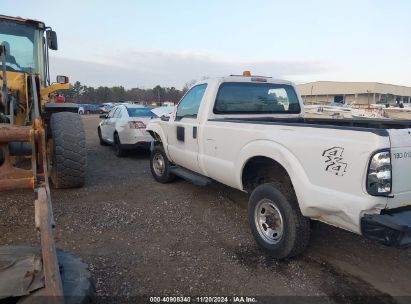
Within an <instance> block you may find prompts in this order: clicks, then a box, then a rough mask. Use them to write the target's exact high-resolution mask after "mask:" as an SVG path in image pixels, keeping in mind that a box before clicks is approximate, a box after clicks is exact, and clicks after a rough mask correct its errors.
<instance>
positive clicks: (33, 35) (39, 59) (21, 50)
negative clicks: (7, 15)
mask: <svg viewBox="0 0 411 304" xmlns="http://www.w3.org/2000/svg"><path fill="white" fill-rule="evenodd" d="M42 38H43V31H42V30H40V29H37V28H35V27H34V26H30V25H26V24H23V23H20V22H14V21H10V20H0V44H3V45H5V47H6V67H7V70H8V71H12V72H27V73H39V74H40V75H41V76H42V79H43V80H44V72H45V71H44V56H43V41H42Z"/></svg>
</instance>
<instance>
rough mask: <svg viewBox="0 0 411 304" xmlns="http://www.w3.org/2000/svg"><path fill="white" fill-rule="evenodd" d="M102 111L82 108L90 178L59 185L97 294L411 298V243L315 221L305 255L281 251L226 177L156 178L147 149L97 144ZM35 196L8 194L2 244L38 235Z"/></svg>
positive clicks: (62, 222)
mask: <svg viewBox="0 0 411 304" xmlns="http://www.w3.org/2000/svg"><path fill="white" fill-rule="evenodd" d="M98 121H99V120H98V117H96V116H87V117H85V118H84V123H85V127H86V134H87V149H88V171H87V182H86V186H85V187H84V188H81V189H70V190H55V189H53V190H52V201H53V207H54V214H55V218H56V222H57V228H56V241H57V245H58V246H59V247H60V248H63V249H65V250H68V251H70V252H72V253H74V254H76V255H78V256H80V257H81V258H82V259H83V260H84V261H85V262H87V263H88V264H89V266H90V270H91V272H92V275H93V279H94V283H95V287H96V293H97V295H98V296H99V297H98V298H97V302H106V303H109V302H110V303H111V302H119V301H118V299H119V298H117V297H121V299H122V301H121V302H124V301H126V300H127V299H133V298H132V297H133V296H167V295H168V296H171V295H173V296H177V295H180V296H198V295H201V296H205V295H207V296H219V295H221V296H236V295H252V296H274V295H275V296H280V295H281V296H289V295H297V296H322V297H316V298H314V299H327V301H329V302H331V303H333V302H335V303H350V302H358V298H356V297H357V296H363V297H361V298H360V302H361V303H364V302H366V303H367V302H368V303H395V302H402V303H407V302H408V303H409V302H410V301H411V297H410V296H411V288H410V286H411V250H410V249H407V250H400V249H395V248H388V247H384V246H381V245H378V244H375V243H372V242H370V241H367V240H365V239H363V238H362V237H360V236H357V235H354V234H352V233H349V232H346V231H343V230H341V229H337V228H334V227H331V226H328V225H324V224H321V223H315V224H314V225H313V229H312V240H311V244H310V247H309V248H308V250H307V251H306V253H305V254H304V255H303V256H302V257H300V258H298V259H292V260H288V261H282V262H278V261H276V260H273V259H271V258H269V257H267V256H266V255H265V254H264V253H263V252H261V251H260V250H259V248H258V247H257V246H256V244H255V243H254V241H253V239H252V236H251V233H250V231H249V227H248V223H247V209H246V206H247V196H246V195H245V194H243V193H241V192H239V191H236V190H233V189H230V188H228V187H225V186H223V185H220V184H214V185H212V186H210V187H197V186H194V185H192V184H190V183H188V182H185V181H182V180H178V181H176V182H174V183H171V184H167V185H163V184H159V183H156V182H155V181H154V179H153V178H152V177H151V173H150V169H149V154H148V153H147V152H142V151H140V152H136V153H130V155H128V156H127V157H124V158H117V157H115V156H114V154H113V151H112V150H111V148H110V147H103V146H100V145H99V143H98V138H97V133H96V127H97V124H98ZM33 201H34V194H33V193H31V192H30V191H26V192H24V191H17V192H12V193H11V192H7V193H2V194H1V196H0V223H1V224H0V225H1V226H0V243H1V244H24V243H28V242H30V243H32V244H36V243H38V239H37V235H36V233H35V231H34V223H33V221H34V218H33V215H34V212H33ZM324 296H327V298H325V297H324ZM406 296H408V298H407V297H406ZM114 299H117V300H114ZM287 299H288V300H290V299H293V298H287ZM300 299H301V298H300Z"/></svg>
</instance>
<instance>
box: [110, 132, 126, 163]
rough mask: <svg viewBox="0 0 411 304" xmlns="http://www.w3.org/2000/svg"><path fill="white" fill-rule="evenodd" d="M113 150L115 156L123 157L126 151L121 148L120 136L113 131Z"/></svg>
mask: <svg viewBox="0 0 411 304" xmlns="http://www.w3.org/2000/svg"><path fill="white" fill-rule="evenodd" d="M113 150H114V154H115V155H116V156H117V157H123V156H125V155H126V151H124V149H123V148H121V142H120V137H119V136H118V133H114V135H113Z"/></svg>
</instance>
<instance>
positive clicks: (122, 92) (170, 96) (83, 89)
mask: <svg viewBox="0 0 411 304" xmlns="http://www.w3.org/2000/svg"><path fill="white" fill-rule="evenodd" d="M193 83H194V81H190V82H188V83H186V84H185V85H184V87H183V89H182V90H178V89H176V88H175V87H162V86H160V85H157V86H155V87H154V88H152V89H142V88H131V89H125V88H124V87H123V86H114V87H106V86H99V87H97V88H94V87H91V86H86V85H82V84H81V83H80V81H76V82H75V83H74V84H73V85H72V86H71V88H70V90H68V91H64V92H62V93H63V95H64V96H65V97H66V102H74V103H90V104H92V103H103V102H122V101H134V102H145V103H152V102H157V103H160V104H161V103H163V102H166V101H169V102H173V103H177V102H178V101H179V100H180V99H181V97H182V96H183V95H184V94H185V92H187V90H188V89H189V88H190V87H191V86H192V85H193Z"/></svg>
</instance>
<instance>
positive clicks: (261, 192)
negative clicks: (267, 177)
mask: <svg viewBox="0 0 411 304" xmlns="http://www.w3.org/2000/svg"><path fill="white" fill-rule="evenodd" d="M281 190H282V191H280V190H278V187H277V185H276V184H275V183H268V184H263V185H260V186H258V187H257V188H255V190H254V191H253V192H252V193H251V196H250V199H249V202H248V221H249V223H250V227H251V232H252V234H253V236H254V239H255V240H256V242H257V243H258V245H260V246H261V247H262V248H263V249H264V250H265V251H266V252H267V253H268V254H269V255H271V256H272V257H274V258H277V259H285V258H291V257H294V256H297V255H299V254H301V253H302V252H303V251H304V249H305V248H306V247H307V245H308V243H309V240H310V221H309V219H308V218H306V217H304V216H303V215H302V214H301V211H300V208H299V206H298V202H297V199H296V198H295V194H294V190H293V189H292V187H285V188H282V189H281ZM271 203H272V204H274V205H273V206H274V207H271V206H270V207H271V208H272V210H273V211H272V214H280V215H281V218H282V223H283V226H282V229H281V228H279V229H278V230H277V229H274V230H269V228H270V227H272V228H278V226H280V224H278V223H279V222H281V221H279V220H278V219H279V218H280V217H279V216H271V215H270V211H269V212H268V213H266V212H267V211H265V210H264V209H265V208H264V207H265V206H268V205H267V204H269V205H270V204H271ZM275 207H276V208H277V209H275ZM256 214H257V216H256ZM265 214H268V215H267V216H265ZM258 215H259V216H260V217H259V216H258ZM264 217H265V219H264ZM258 218H262V219H263V221H264V220H265V222H264V223H262V224H261V222H260V223H259V222H258ZM264 225H265V226H264ZM273 225H274V226H276V227H274V226H273ZM264 228H266V229H264ZM272 231H274V233H273V234H272V235H271V234H270V233H269V232H272ZM277 231H280V232H281V233H277ZM265 233H266V234H265ZM267 234H268V235H269V236H267ZM273 238H278V239H273Z"/></svg>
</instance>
